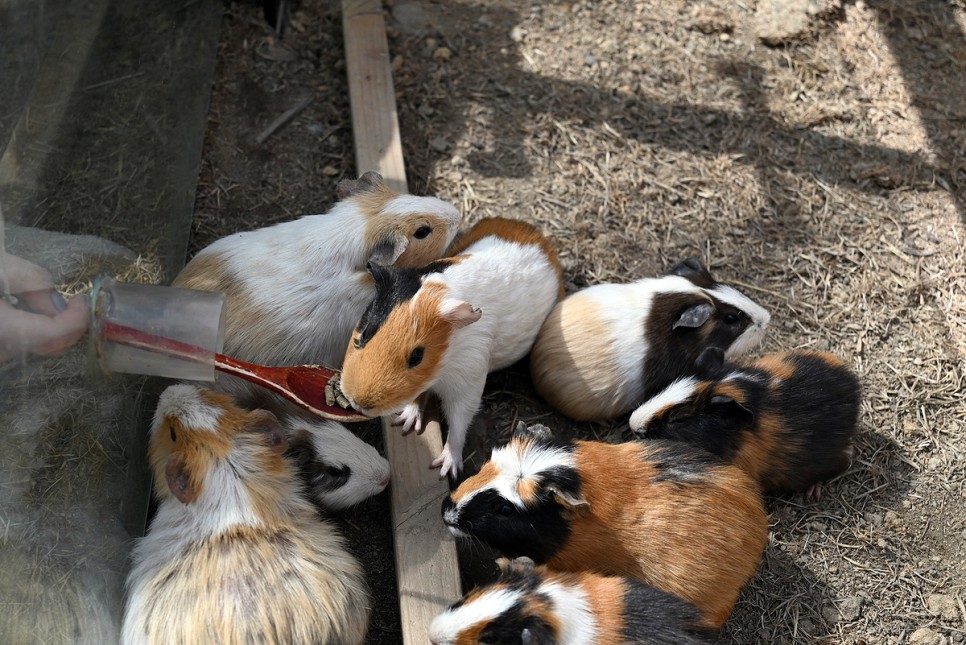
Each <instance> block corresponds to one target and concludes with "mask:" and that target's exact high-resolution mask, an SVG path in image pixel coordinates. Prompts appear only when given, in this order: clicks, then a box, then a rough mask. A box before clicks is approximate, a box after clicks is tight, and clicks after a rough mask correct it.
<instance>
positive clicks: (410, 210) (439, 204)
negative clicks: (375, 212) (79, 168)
mask: <svg viewBox="0 0 966 645" xmlns="http://www.w3.org/2000/svg"><path fill="white" fill-rule="evenodd" d="M382 214H384V215H421V214H427V215H436V216H438V217H442V218H443V219H445V220H449V221H450V222H451V223H452V224H453V225H454V226H453V227H452V231H453V234H454V236H455V234H456V230H457V229H458V228H459V222H460V219H461V216H460V212H459V210H457V208H456V207H455V206H453V205H452V204H450V203H448V202H444V201H443V200H441V199H437V198H436V197H417V196H415V195H399V196H398V197H394V198H392V199H390V200H389V201H388V202H386V205H385V206H383V208H382ZM450 241H452V240H450Z"/></svg>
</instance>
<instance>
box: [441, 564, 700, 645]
mask: <svg viewBox="0 0 966 645" xmlns="http://www.w3.org/2000/svg"><path fill="white" fill-rule="evenodd" d="M497 565H499V567H500V575H499V578H498V579H497V580H496V581H495V582H493V583H491V584H488V585H483V586H481V587H477V588H476V589H474V590H472V591H471V592H469V593H468V594H466V595H465V596H463V598H462V600H460V601H458V602H456V603H455V604H454V605H452V606H451V607H450V608H449V609H447V610H446V611H444V612H442V613H441V614H439V615H438V616H437V617H436V618H435V619H434V620H433V622H432V623H431V624H430V626H429V640H430V642H432V643H433V645H457V644H459V645H477V644H478V645H486V644H489V643H499V644H500V645H636V644H643V645H700V644H702V643H704V644H706V645H708V644H710V643H712V642H714V641H713V640H712V639H711V634H710V633H709V631H710V630H708V629H706V628H702V627H701V626H700V625H699V621H700V615H699V614H698V610H697V609H695V608H694V606H693V605H691V604H689V603H686V602H684V601H683V600H681V599H680V598H676V597H675V596H672V595H671V594H667V593H664V592H663V591H659V590H657V589H655V588H653V587H649V586H648V585H645V584H641V583H639V582H636V581H634V580H630V579H629V578H624V577H619V576H605V575H601V574H599V573H593V572H590V571H583V572H580V573H567V572H555V571H551V570H550V569H548V568H547V567H542V566H534V564H533V561H532V560H530V559H529V558H517V559H516V560H513V561H510V560H508V559H506V558H500V559H499V560H497Z"/></svg>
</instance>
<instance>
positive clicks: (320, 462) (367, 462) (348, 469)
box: [285, 417, 389, 511]
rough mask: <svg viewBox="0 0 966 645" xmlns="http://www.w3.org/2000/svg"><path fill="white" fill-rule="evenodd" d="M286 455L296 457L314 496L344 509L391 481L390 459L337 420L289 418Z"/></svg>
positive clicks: (327, 505) (323, 504)
mask: <svg viewBox="0 0 966 645" xmlns="http://www.w3.org/2000/svg"><path fill="white" fill-rule="evenodd" d="M285 429H286V434H287V435H288V437H289V441H288V450H286V451H285V456H286V457H289V458H291V459H294V460H295V463H296V464H297V465H298V469H299V474H300V475H301V476H302V479H303V481H304V482H305V485H306V488H307V489H308V492H309V495H310V496H311V497H312V499H313V500H314V501H315V502H316V503H317V504H318V505H319V506H320V507H321V508H323V509H326V510H329V511H340V510H343V509H346V508H349V507H350V506H354V505H355V504H358V503H359V502H361V501H363V500H365V499H368V498H370V497H372V496H373V495H378V494H379V493H381V492H382V491H383V489H384V488H385V487H386V485H387V484H388V483H389V462H388V461H386V460H385V459H384V458H383V457H382V455H380V454H379V452H378V451H377V450H376V449H375V448H373V447H372V446H370V445H369V444H368V443H366V442H365V441H363V440H362V439H360V438H359V437H357V436H356V435H354V434H352V433H351V432H349V431H348V430H347V429H346V428H345V426H343V425H342V424H341V423H337V422H335V421H322V422H315V423H313V422H309V421H306V420H304V419H300V418H296V417H293V418H289V419H287V420H286V422H285Z"/></svg>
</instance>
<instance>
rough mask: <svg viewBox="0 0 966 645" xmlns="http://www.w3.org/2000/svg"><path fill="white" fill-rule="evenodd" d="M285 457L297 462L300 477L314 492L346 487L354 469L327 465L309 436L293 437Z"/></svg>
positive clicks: (342, 465) (340, 465)
mask: <svg viewBox="0 0 966 645" xmlns="http://www.w3.org/2000/svg"><path fill="white" fill-rule="evenodd" d="M285 457H286V458H288V459H291V460H292V461H294V462H295V465H296V466H297V467H298V474H299V477H300V478H301V479H302V481H303V482H305V484H306V485H307V486H309V487H310V488H311V489H312V490H313V491H317V492H328V491H332V490H336V489H338V488H341V487H342V486H345V484H346V482H348V481H349V478H350V477H351V476H352V469H351V468H349V466H347V465H344V464H326V463H325V462H324V461H322V459H321V458H320V457H319V455H318V453H316V451H315V446H314V445H313V444H312V442H311V441H310V440H309V439H308V436H307V435H296V436H295V437H292V439H291V440H290V441H289V444H288V450H286V451H285Z"/></svg>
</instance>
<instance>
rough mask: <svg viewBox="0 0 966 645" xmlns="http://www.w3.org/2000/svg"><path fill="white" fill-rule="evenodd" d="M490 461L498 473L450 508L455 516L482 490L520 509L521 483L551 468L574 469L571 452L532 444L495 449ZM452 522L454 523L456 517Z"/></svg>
mask: <svg viewBox="0 0 966 645" xmlns="http://www.w3.org/2000/svg"><path fill="white" fill-rule="evenodd" d="M521 446H522V447H523V449H522V450H521ZM490 461H492V462H493V465H494V466H496V468H497V472H498V473H499V474H498V475H497V476H496V478H494V479H493V480H491V481H490V482H489V483H488V484H487V485H486V486H484V487H483V488H480V489H479V490H475V491H473V492H472V493H470V494H469V495H467V496H466V497H464V498H463V499H461V500H460V503H459V504H458V505H457V506H456V507H455V509H450V510H453V511H455V513H454V515H455V516H458V513H459V508H460V507H462V506H463V505H465V504H466V503H467V502H469V500H471V499H473V497H474V496H476V495H477V494H478V493H480V492H482V491H484V490H495V491H496V492H497V493H499V494H500V496H501V497H503V498H504V499H505V500H507V501H508V502H510V503H511V504H513V505H515V506H516V507H518V508H523V507H524V503H523V499H522V498H521V497H520V494H519V493H518V492H517V486H518V485H519V483H520V482H521V481H524V480H527V479H531V478H533V477H536V476H537V475H539V474H540V473H542V472H545V471H547V470H550V469H551V468H555V467H566V468H576V466H577V462H576V459H575V458H574V453H573V452H569V451H567V450H564V449H563V448H556V447H553V446H548V445H545V444H540V443H535V442H532V441H527V442H524V443H522V444H521V442H519V441H513V442H511V443H509V444H507V445H506V446H503V447H502V448H494V449H493V453H492V455H491V457H490ZM453 519H454V522H453V523H455V519H456V517H454V518H453Z"/></svg>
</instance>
